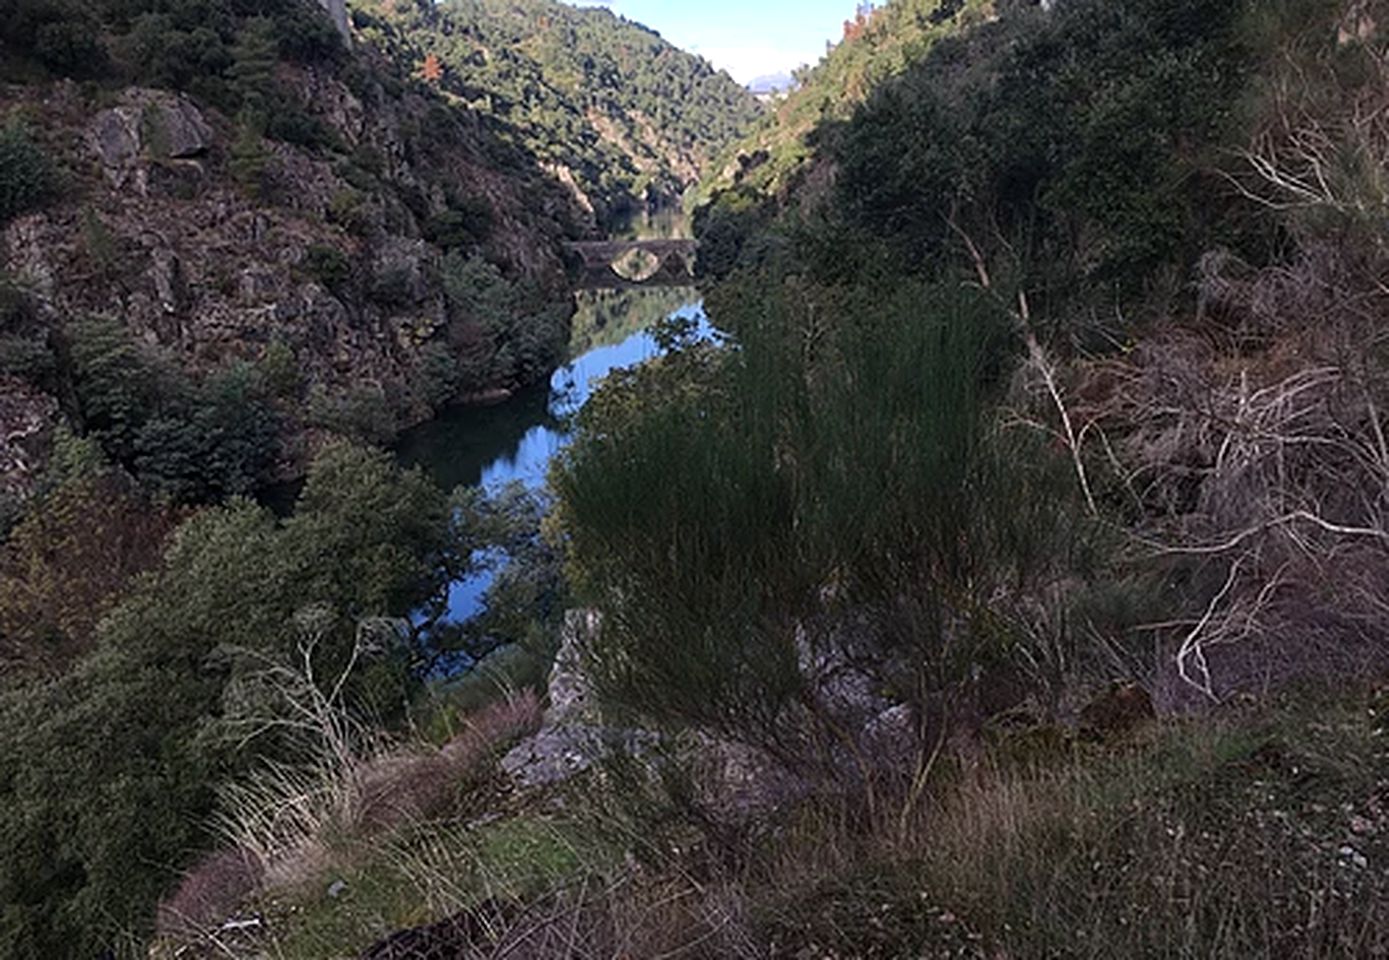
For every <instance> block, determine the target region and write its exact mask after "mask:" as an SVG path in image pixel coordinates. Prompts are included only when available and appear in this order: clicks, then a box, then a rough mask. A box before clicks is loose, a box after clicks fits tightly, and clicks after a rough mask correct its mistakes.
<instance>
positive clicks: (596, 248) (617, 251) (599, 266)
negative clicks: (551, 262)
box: [565, 239, 699, 284]
mask: <svg viewBox="0 0 1389 960" xmlns="http://www.w3.org/2000/svg"><path fill="white" fill-rule="evenodd" d="M565 248H566V249H568V250H569V251H571V252H572V253H574V254H577V255H578V257H579V258H580V259H581V260H582V262H583V265H584V270H585V271H587V272H588V274H589V279H590V280H602V279H609V280H611V279H612V278H616V279H618V280H621V281H622V282H623V283H637V284H640V283H648V282H650V283H658V282H670V281H671V279H672V275H673V274H679V275H682V276H684V277H686V278H688V277H691V276H693V275H694V263H695V256H696V255H697V254H698V252H699V241H698V240H687V239H686V240H587V241H576V242H572V243H566V244H565ZM633 252H642V253H647V254H649V255H651V256H652V257H654V258H655V259H656V263H657V267H656V269H655V270H654V271H653V272H652V274H651V276H650V277H649V278H647V279H645V280H631V279H629V278H627V277H624V276H622V274H620V273H618V272H617V264H618V263H619V261H621V260H622V259H624V258H625V257H627V256H628V255H630V254H631V253H633ZM672 267H674V268H675V269H672Z"/></svg>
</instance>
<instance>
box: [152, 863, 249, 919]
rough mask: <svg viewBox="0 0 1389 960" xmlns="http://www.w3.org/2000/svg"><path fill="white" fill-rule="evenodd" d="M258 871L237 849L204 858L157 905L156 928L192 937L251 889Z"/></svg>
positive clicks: (230, 911)
mask: <svg viewBox="0 0 1389 960" xmlns="http://www.w3.org/2000/svg"><path fill="white" fill-rule="evenodd" d="M259 882H260V872H259V870H258V869H257V867H256V865H255V864H254V863H253V862H252V858H251V857H250V856H248V855H247V854H246V853H244V852H242V851H240V850H223V851H222V852H221V853H214V854H212V855H211V856H209V857H206V858H205V859H204V860H203V861H202V862H201V863H199V864H198V865H197V866H196V867H194V868H193V869H192V870H190V871H188V873H186V874H185V875H184V877H183V882H182V883H180V884H179V885H178V889H177V890H175V891H174V893H173V895H172V896H170V897H169V898H168V899H166V900H165V901H164V902H163V903H161V904H160V905H159V914H158V920H157V928H158V930H159V933H160V934H161V935H164V936H185V937H186V936H194V935H197V934H199V933H202V932H204V931H206V930H208V929H209V928H212V927H215V926H217V925H218V924H220V923H221V922H222V921H223V920H225V919H227V917H229V916H231V915H232V914H233V913H234V912H235V911H236V909H237V908H238V907H240V906H241V904H242V903H243V902H244V901H245V900H246V898H247V897H249V896H250V895H251V894H252V893H254V892H255V889H256V886H257V884H258V883H259Z"/></svg>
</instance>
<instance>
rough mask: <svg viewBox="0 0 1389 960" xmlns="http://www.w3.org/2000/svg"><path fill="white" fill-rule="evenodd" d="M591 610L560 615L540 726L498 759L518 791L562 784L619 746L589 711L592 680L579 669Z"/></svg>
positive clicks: (595, 622)
mask: <svg viewBox="0 0 1389 960" xmlns="http://www.w3.org/2000/svg"><path fill="white" fill-rule="evenodd" d="M599 624H600V621H599V617H598V614H597V612H595V611H592V610H570V611H569V612H568V613H567V614H565V619H564V629H563V631H562V633H561V635H560V648H559V652H558V653H557V654H556V655H555V665H554V667H553V668H552V669H551V670H550V682H549V692H550V705H549V707H548V708H547V709H546V711H545V719H544V721H543V723H542V724H541V727H540V730H539V731H538V732H537V733H536V734H535V735H534V736H532V737H530V738H528V739H526V740H525V741H523V742H522V743H520V744H518V745H517V746H516V747H515V748H513V749H512V750H511V751H510V752H509V753H507V755H506V756H504V757H503V758H502V763H501V765H502V770H503V771H504V772H505V773H506V774H507V776H508V777H510V778H511V780H512V782H513V783H515V784H516V785H517V786H518V787H521V788H523V789H531V788H534V787H542V786H551V785H553V784H556V783H563V782H564V781H566V780H569V779H571V778H573V777H574V776H576V775H578V774H580V773H583V772H584V771H585V770H588V769H589V768H591V767H592V766H593V765H594V764H595V763H596V762H598V761H599V760H600V759H602V758H603V757H604V756H606V755H607V754H608V751H609V750H611V749H613V748H614V746H616V745H620V744H619V742H620V741H621V739H622V736H621V735H620V734H615V733H614V732H613V731H610V730H607V729H605V728H604V727H603V726H602V724H601V722H600V719H599V717H598V716H597V711H596V710H595V709H594V705H593V698H592V684H591V683H590V682H589V679H588V677H587V676H585V675H584V671H583V647H584V644H586V643H588V642H590V641H591V640H592V638H593V637H595V636H596V635H597V631H598V629H599Z"/></svg>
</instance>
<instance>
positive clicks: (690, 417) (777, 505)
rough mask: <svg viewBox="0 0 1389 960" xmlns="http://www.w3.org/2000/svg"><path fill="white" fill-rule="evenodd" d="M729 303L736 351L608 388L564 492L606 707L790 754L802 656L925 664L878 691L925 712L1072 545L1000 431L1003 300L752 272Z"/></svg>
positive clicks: (1029, 465) (1000, 639) (1003, 632)
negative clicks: (832, 646) (841, 654)
mask: <svg viewBox="0 0 1389 960" xmlns="http://www.w3.org/2000/svg"><path fill="white" fill-rule="evenodd" d="M721 308H722V312H721V313H720V314H719V316H720V318H725V319H727V320H728V321H730V322H732V323H734V324H736V325H735V326H734V330H733V332H734V335H735V346H732V347H728V348H723V349H716V348H711V347H709V346H707V345H700V344H695V345H692V346H687V347H686V348H684V349H683V350H680V351H677V353H676V354H674V355H673V356H671V357H668V358H666V359H665V360H662V361H660V362H658V363H656V364H654V365H652V366H650V367H649V368H647V369H644V370H641V371H637V372H630V373H627V374H617V375H614V377H613V378H611V379H610V380H609V381H608V383H606V384H605V385H604V387H603V388H602V389H601V390H600V392H599V394H598V395H597V396H596V397H595V398H594V399H593V400H592V401H591V402H590V404H589V406H588V407H586V408H585V410H584V411H583V413H582V414H581V415H580V424H581V430H580V433H579V436H578V438H577V440H576V442H575V444H574V446H573V447H572V449H571V451H569V452H568V453H566V454H565V455H564V458H563V461H562V464H561V465H560V467H559V468H558V469H557V470H556V472H555V474H554V477H553V482H554V484H555V487H556V490H557V493H558V496H559V501H560V503H559V510H560V517H561V519H562V523H563V529H564V531H565V534H566V538H567V539H566V543H567V546H568V550H569V558H570V569H571V575H572V577H573V579H574V580H575V584H576V589H577V590H578V591H579V592H580V595H581V598H582V599H584V600H586V601H588V602H591V603H593V604H595V605H596V606H598V607H599V608H600V609H601V610H602V611H603V613H604V615H605V616H604V627H603V631H602V635H601V638H600V641H599V642H598V643H597V644H596V645H595V646H594V648H593V649H592V650H591V651H590V653H591V654H592V667H593V670H594V675H595V676H596V677H597V679H598V682H599V685H600V690H601V691H602V693H603V694H604V695H605V696H606V698H607V699H606V702H607V703H609V704H610V705H612V706H614V707H616V708H625V709H629V710H632V711H634V712H635V713H636V714H637V715H638V716H640V717H642V718H644V719H646V720H648V721H654V722H657V723H665V724H677V725H679V724H693V725H695V726H698V727H702V728H705V729H714V730H717V731H719V732H720V733H722V734H724V735H726V736H730V737H733V738H735V739H743V740H752V741H753V742H757V743H759V744H760V745H764V746H775V747H778V748H780V747H782V746H784V745H785V741H780V738H781V737H783V736H785V735H786V731H785V730H783V729H782V726H781V725H782V723H783V722H784V721H786V720H787V718H788V713H787V710H788V708H789V707H791V706H792V705H793V704H795V703H797V702H798V699H799V697H800V696H801V695H802V694H803V693H804V691H803V690H802V689H801V688H800V686H799V683H800V679H799V678H800V677H801V672H800V669H799V668H798V663H799V662H801V661H800V658H801V657H803V656H804V655H805V654H804V653H803V652H801V651H800V649H799V647H798V644H799V643H802V642H807V643H810V644H811V645H812V648H813V647H814V646H815V645H816V644H818V643H821V642H829V638H830V636H831V635H832V634H833V632H834V631H833V630H832V629H830V630H829V632H827V633H823V634H822V633H820V632H819V631H821V630H823V629H825V628H826V626H827V625H828V624H833V623H836V622H838V618H839V617H841V616H845V617H851V618H853V619H854V622H855V623H856V624H857V625H858V626H857V628H856V629H859V630H866V631H869V632H871V633H873V634H875V635H876V636H877V638H878V640H879V642H880V644H881V649H883V650H884V651H890V653H889V654H888V659H895V658H897V657H899V656H900V658H901V659H902V660H903V661H906V662H909V663H912V664H914V667H913V668H912V669H910V670H906V671H904V672H901V673H897V674H895V675H888V674H884V675H883V676H882V677H881V678H880V681H881V682H882V683H883V684H884V685H885V686H886V687H888V688H890V689H893V691H894V693H896V694H897V695H899V696H901V697H902V698H904V699H906V700H908V701H910V702H913V703H916V704H922V703H924V702H926V701H927V698H929V697H935V696H939V695H941V694H942V693H943V692H944V691H947V690H951V689H954V688H955V687H956V686H957V685H958V684H960V683H961V682H962V681H963V680H964V678H965V677H967V676H968V675H969V671H970V670H971V669H980V668H982V667H983V665H985V664H989V663H991V662H1001V661H1002V660H1003V659H1004V657H1005V656H1006V654H1007V653H1008V652H1009V651H1010V650H1012V649H1013V648H1014V647H1016V646H1017V645H1018V644H1020V643H1021V642H1022V640H1021V637H1022V632H1021V631H1019V630H1017V628H1016V625H1015V624H1013V623H1012V622H1010V620H1009V618H1008V616H1006V615H1005V614H1004V613H1003V612H1002V610H1001V609H999V608H998V605H997V602H996V598H997V597H998V596H999V595H1000V593H999V592H1000V591H1002V590H1004V589H1005V585H1006V584H1012V585H1014V586H1013V587H1012V589H1018V588H1019V587H1018V586H1017V585H1020V584H1026V583H1031V582H1033V581H1034V580H1036V579H1037V578H1041V577H1045V576H1050V575H1051V574H1052V572H1053V570H1054V568H1055V567H1061V568H1070V566H1071V565H1072V564H1073V563H1075V562H1076V557H1077V556H1078V553H1077V551H1080V550H1081V548H1082V546H1083V537H1082V534H1083V527H1082V526H1079V525H1074V524H1072V523H1071V522H1070V521H1069V520H1066V519H1064V512H1063V507H1062V504H1064V503H1065V496H1064V494H1062V493H1061V492H1060V491H1063V490H1064V489H1065V486H1064V483H1059V484H1058V482H1057V476H1056V473H1055V471H1054V469H1053V468H1052V466H1051V465H1052V464H1053V463H1054V461H1053V460H1052V458H1050V457H1048V456H1045V455H1041V454H1040V452H1039V450H1037V449H1028V448H1027V447H1026V444H1025V443H1024V444H1023V446H1017V444H1018V443H1019V442H1020V441H1019V440H1017V439H1016V438H1012V437H1011V436H1010V435H1003V434H995V432H994V431H993V430H992V429H991V428H990V423H989V417H990V411H991V410H992V405H993V403H994V402H995V400H996V398H997V397H998V395H999V390H1000V389H1001V386H1002V384H1003V383H1004V382H1005V381H1006V374H1007V372H1008V370H1009V369H1010V367H1011V352H1012V348H1011V347H1010V345H1009V339H1008V336H1007V333H1008V327H1007V325H1006V323H1005V319H1006V318H1005V316H1004V315H1003V314H1002V312H1001V311H1000V310H999V308H998V307H997V305H996V304H995V303H994V302H993V301H992V300H990V299H989V298H987V297H985V296H983V295H981V294H971V293H968V292H962V291H959V290H958V288H952V287H942V288H933V287H929V286H924V285H919V284H914V283H906V284H901V285H897V286H892V285H890V284H887V283H880V284H877V285H874V286H872V287H870V288H865V289H857V290H835V289H832V288H824V287H817V286H814V285H811V284H806V283H804V282H803V281H800V280H796V279H792V278H788V277H778V278H777V279H775V280H772V281H770V282H769V281H768V279H767V278H766V277H764V276H752V277H747V278H744V280H743V281H742V282H741V283H739V284H738V285H737V288H736V290H732V291H730V290H725V291H724V295H723V299H722V300H721ZM822 318H824V319H822ZM827 596H828V597H832V598H833V599H830V600H827V599H826V597H827ZM798 638H799V639H798ZM779 741H780V742H779Z"/></svg>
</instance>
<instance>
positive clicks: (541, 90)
mask: <svg viewBox="0 0 1389 960" xmlns="http://www.w3.org/2000/svg"><path fill="white" fill-rule="evenodd" d="M354 9H355V11H356V12H355V17H356V20H357V23H358V25H359V27H360V29H361V30H362V32H363V34H364V35H365V36H367V37H373V38H378V37H379V38H382V39H384V38H387V37H391V38H394V42H396V43H398V44H401V45H403V46H404V47H405V48H407V49H408V50H409V51H410V57H411V58H413V59H414V60H416V61H417V62H418V63H419V65H420V66H419V69H420V72H421V75H424V76H426V77H428V78H429V80H430V82H432V83H434V84H435V85H437V86H438V87H439V88H440V89H442V90H445V91H448V92H449V93H451V94H453V95H454V96H456V97H458V98H459V99H461V100H462V101H463V102H465V103H467V104H468V105H469V106H470V107H471V108H472V109H474V110H476V111H477V112H478V113H479V114H481V115H482V116H484V117H491V118H495V119H497V120H499V121H501V122H502V123H503V124H505V125H507V126H509V127H512V128H515V129H516V130H517V131H518V132H519V134H520V141H521V143H523V144H524V145H525V146H526V148H527V149H529V150H531V151H532V152H534V154H535V155H536V156H537V157H538V158H539V159H540V160H541V162H542V163H544V164H545V165H546V167H547V168H548V169H550V170H552V171H553V172H554V173H555V174H556V175H557V176H559V177H561V178H562V179H563V180H564V181H565V182H566V183H568V184H569V185H570V186H571V189H572V190H573V192H574V195H575V197H576V198H577V199H578V202H579V203H580V204H581V205H582V206H583V207H584V209H585V210H586V211H588V212H589V213H590V215H591V216H592V217H593V220H594V222H595V223H597V224H598V225H599V226H606V225H608V224H610V223H614V222H616V221H618V220H620V219H621V218H622V217H623V216H624V215H626V214H628V213H630V212H632V211H635V210H640V209H643V208H644V207H646V206H647V205H660V204H663V205H672V204H678V203H679V202H680V201H681V198H682V196H683V194H684V192H685V191H686V190H687V189H688V188H689V187H691V186H693V185H694V184H695V183H697V182H698V181H699V180H700V179H701V178H702V177H703V176H704V175H705V174H706V173H707V171H708V168H709V164H710V162H711V160H712V159H713V158H714V157H715V156H716V155H717V154H719V153H720V152H722V151H724V150H725V149H726V148H727V147H728V145H729V144H730V143H732V142H733V141H734V140H736V139H738V138H739V137H741V136H743V135H744V134H746V133H747V131H748V130H749V129H750V127H751V124H752V123H753V121H754V120H755V119H756V118H757V117H758V116H759V112H760V111H759V107H758V105H757V102H756V101H755V100H754V99H753V97H752V96H751V95H750V94H749V93H748V92H747V91H746V90H744V89H743V88H742V87H740V86H739V85H738V84H736V83H735V82H734V81H733V80H731V79H730V78H729V77H728V76H727V74H724V73H720V72H717V71H715V70H714V69H713V68H712V67H711V66H710V65H709V64H708V63H707V62H705V61H704V60H702V59H701V58H699V57H696V56H693V55H691V54H688V53H686V52H684V51H682V50H679V49H677V48H676V47H673V46H671V45H670V44H669V43H667V42H666V41H664V40H663V39H661V37H660V36H659V35H658V34H656V33H654V32H653V31H651V30H649V29H648V28H646V27H643V26H641V25H640V24H636V23H632V22H630V21H628V20H626V19H623V18H621V17H617V16H615V15H614V14H612V13H611V12H609V11H607V10H604V9H601V8H596V7H590V8H583V7H575V6H571V5H569V4H565V3H559V2H556V0H448V2H445V3H440V4H435V3H432V2H428V0H416V2H413V3H403V2H381V3H363V4H360V5H359V6H358V7H356V8H354Z"/></svg>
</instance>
